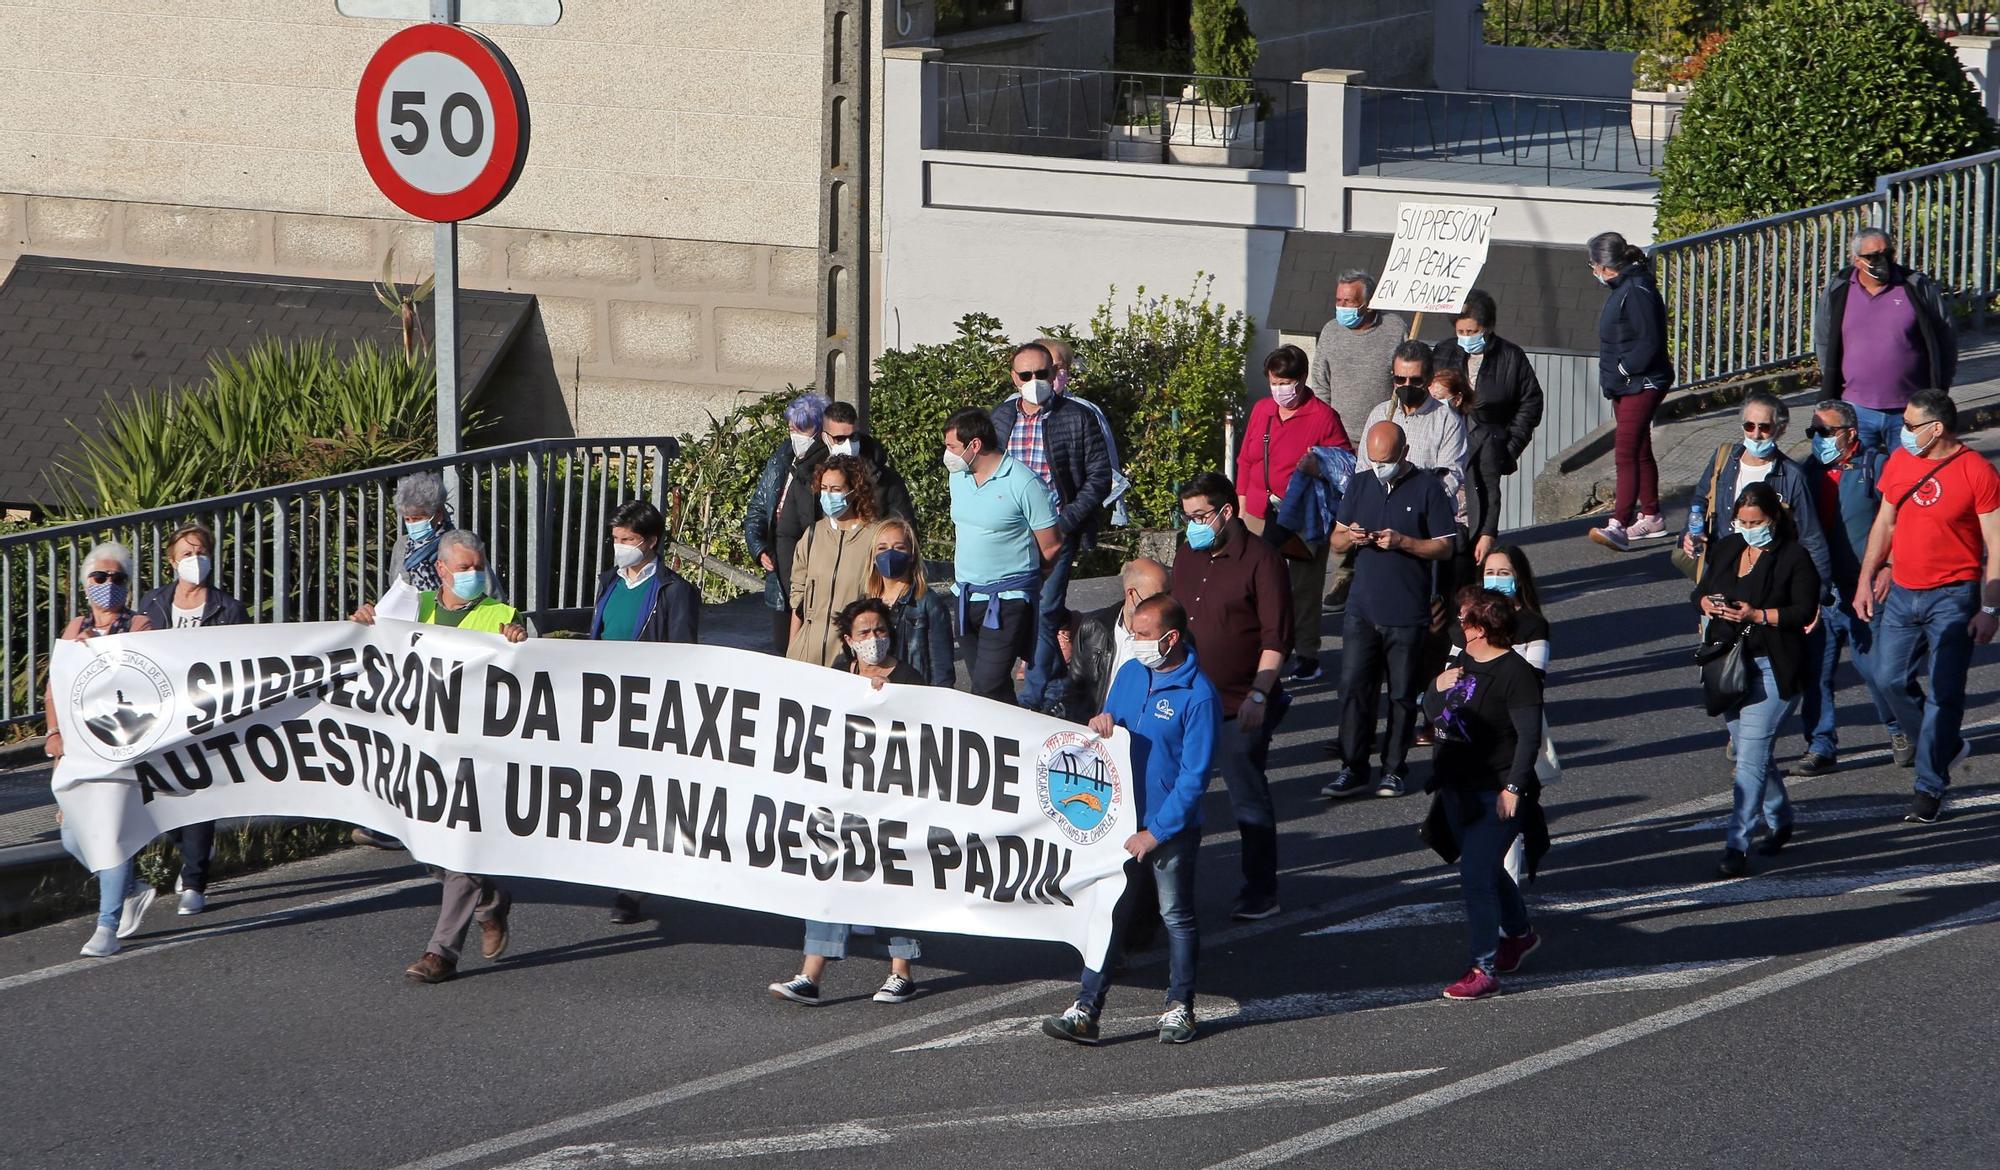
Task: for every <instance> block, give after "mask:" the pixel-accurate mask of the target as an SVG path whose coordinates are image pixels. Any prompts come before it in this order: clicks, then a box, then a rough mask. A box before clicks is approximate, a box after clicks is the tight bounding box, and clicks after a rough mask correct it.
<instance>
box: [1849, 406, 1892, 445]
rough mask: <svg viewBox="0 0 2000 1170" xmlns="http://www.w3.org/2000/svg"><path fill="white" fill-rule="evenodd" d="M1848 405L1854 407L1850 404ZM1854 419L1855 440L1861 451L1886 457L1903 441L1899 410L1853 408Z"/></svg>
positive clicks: (1866, 407) (1865, 407)
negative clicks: (1859, 444) (1858, 443)
mask: <svg viewBox="0 0 2000 1170" xmlns="http://www.w3.org/2000/svg"><path fill="white" fill-rule="evenodd" d="M1848 405H1849V406H1854V404H1853V403H1852V402H1850V403H1848ZM1854 417H1855V420H1856V429H1855V438H1856V439H1858V440H1860V442H1861V449H1862V450H1863V451H1871V450H1872V451H1880V452H1881V453H1882V454H1884V455H1887V454H1889V453H1890V452H1892V451H1894V450H1895V449H1896V447H1897V445H1898V444H1899V443H1901V442H1902V441H1903V412H1902V411H1900V410H1876V409H1874V408H1873V407H1868V406H1854Z"/></svg>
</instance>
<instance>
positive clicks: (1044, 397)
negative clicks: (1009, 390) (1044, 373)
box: [1021, 378, 1055, 406]
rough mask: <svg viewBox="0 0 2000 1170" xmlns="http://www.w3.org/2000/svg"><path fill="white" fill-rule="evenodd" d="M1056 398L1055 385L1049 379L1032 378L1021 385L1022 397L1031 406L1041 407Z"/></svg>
mask: <svg viewBox="0 0 2000 1170" xmlns="http://www.w3.org/2000/svg"><path fill="white" fill-rule="evenodd" d="M1054 396H1055V383H1053V382H1051V381H1049V380H1048V379H1047V378H1030V379H1028V380H1027V381H1026V382H1023V383H1021V397H1022V399H1024V400H1025V401H1026V402H1027V403H1028V405H1030V406H1040V405H1041V404H1042V403H1044V402H1047V401H1048V400H1049V399H1050V398H1053V397H1054Z"/></svg>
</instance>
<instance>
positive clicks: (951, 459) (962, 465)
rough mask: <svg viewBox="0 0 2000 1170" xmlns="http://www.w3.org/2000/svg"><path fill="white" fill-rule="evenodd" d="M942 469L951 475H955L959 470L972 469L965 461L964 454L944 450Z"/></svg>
mask: <svg viewBox="0 0 2000 1170" xmlns="http://www.w3.org/2000/svg"><path fill="white" fill-rule="evenodd" d="M944 469H945V470H946V471H949V472H951V473H952V474H953V475H957V474H958V473H959V472H962V471H970V470H972V465H971V464H969V463H967V462H966V461H965V456H963V455H960V454H959V453H958V452H956V451H946V452H945V453H944Z"/></svg>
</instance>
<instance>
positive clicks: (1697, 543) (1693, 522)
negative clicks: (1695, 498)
mask: <svg viewBox="0 0 2000 1170" xmlns="http://www.w3.org/2000/svg"><path fill="white" fill-rule="evenodd" d="M1702 521H1703V516H1702V510H1701V505H1700V504H1696V505H1695V506H1694V507H1692V508H1690V509H1688V524H1687V535H1688V542H1689V543H1690V544H1692V545H1693V546H1694V555H1696V556H1700V555H1701V546H1702V545H1704V544H1706V543H1707V542H1708V535H1707V532H1708V530H1707V529H1706V528H1705V527H1703V523H1702Z"/></svg>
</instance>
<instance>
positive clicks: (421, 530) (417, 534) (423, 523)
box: [403, 520, 431, 544]
mask: <svg viewBox="0 0 2000 1170" xmlns="http://www.w3.org/2000/svg"><path fill="white" fill-rule="evenodd" d="M403 531H404V532H407V533H409V534H410V543H411V544H423V543H425V542H427V541H429V540H430V538H431V522H430V521H428V520H405V521H403Z"/></svg>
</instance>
